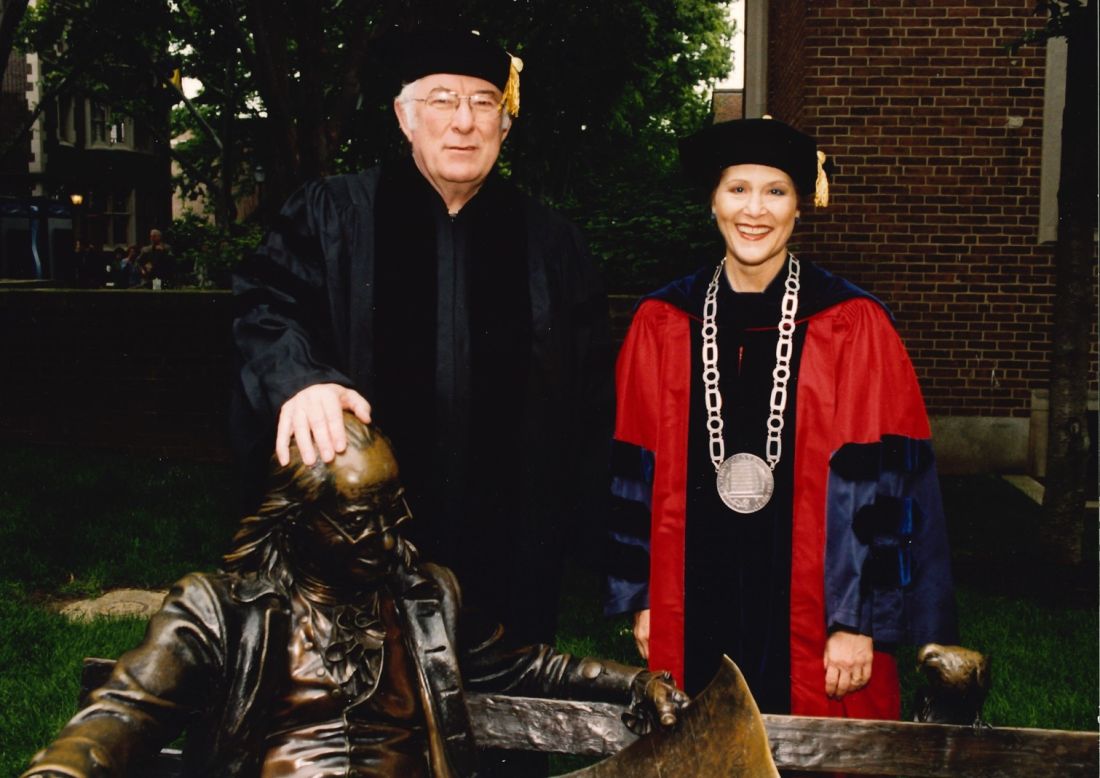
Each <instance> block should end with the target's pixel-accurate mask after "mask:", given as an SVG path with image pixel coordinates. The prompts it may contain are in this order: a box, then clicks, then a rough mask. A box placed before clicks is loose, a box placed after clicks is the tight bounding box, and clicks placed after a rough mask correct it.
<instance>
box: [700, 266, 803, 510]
mask: <svg viewBox="0 0 1100 778" xmlns="http://www.w3.org/2000/svg"><path fill="white" fill-rule="evenodd" d="M788 257H789V258H790V262H789V265H788V270H787V280H786V283H785V284H784V292H783V302H782V303H781V305H780V319H779V340H778V341H777V342H776V344H775V369H773V370H772V394H771V412H770V414H769V415H768V423H767V432H768V444H767V449H766V457H767V460H768V469H769V470H772V471H774V470H775V466H776V465H777V464H779V459H780V457H781V456H782V455H783V441H782V435H783V411H784V410H785V409H786V407H787V382H788V380H790V377H791V351H792V349H793V345H792V342H793V340H794V330H795V323H794V317H795V313H797V311H798V290H799V265H798V259H797V258H796V257H795V256H794V254H788ZM725 267H726V260H725V259H723V260H722V261H721V262H719V263H718V267H717V269H715V271H714V278H712V279H711V281H710V286H708V287H707V295H706V298H705V301H704V303H703V386H704V390H705V398H706V406H707V433H708V434H709V436H710V458H711V461H712V462H714V469H715V471H719V470H720V469H721V467H722V464H723V463H724V462H725V461H726V442H725V440H724V439H723V437H722V430H723V429H724V426H725V425H724V423H723V421H722V394H721V392H720V391H719V390H718V382H719V379H720V378H721V374H720V373H719V371H718V325H717V324H716V323H715V316H716V314H717V312H718V281H719V279H720V278H721V277H722V271H723V270H724V269H725ZM735 456H741V455H735ZM731 507H732V506H731ZM735 510H736V509H735Z"/></svg>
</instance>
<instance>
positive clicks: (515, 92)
mask: <svg viewBox="0 0 1100 778" xmlns="http://www.w3.org/2000/svg"><path fill="white" fill-rule="evenodd" d="M508 56H509V57H511V58H512V64H511V65H509V67H508V81H507V82H506V83H505V84H504V97H502V98H501V104H502V105H503V106H504V110H506V111H507V112H508V113H510V114H511V115H512V116H519V72H520V71H521V70H523V60H522V59H520V58H519V57H516V56H514V55H512V54H509V55H508Z"/></svg>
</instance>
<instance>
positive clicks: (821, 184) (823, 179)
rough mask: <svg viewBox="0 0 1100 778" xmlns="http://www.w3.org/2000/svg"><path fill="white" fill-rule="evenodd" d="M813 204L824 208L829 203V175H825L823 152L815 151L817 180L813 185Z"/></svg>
mask: <svg viewBox="0 0 1100 778" xmlns="http://www.w3.org/2000/svg"><path fill="white" fill-rule="evenodd" d="M814 205H816V206H818V207H820V208H826V207H828V205H829V177H828V176H826V175H825V152H824V151H820V150H819V151H818V152H817V182H816V184H815V185H814Z"/></svg>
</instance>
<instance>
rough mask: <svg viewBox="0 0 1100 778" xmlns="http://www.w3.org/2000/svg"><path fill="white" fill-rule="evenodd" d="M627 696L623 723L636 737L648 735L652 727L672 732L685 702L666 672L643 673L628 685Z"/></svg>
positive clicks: (682, 694)
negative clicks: (627, 702) (628, 698)
mask: <svg viewBox="0 0 1100 778" xmlns="http://www.w3.org/2000/svg"><path fill="white" fill-rule="evenodd" d="M630 693H631V702H630V710H629V711H627V712H626V713H624V714H623V723H624V724H626V727H627V729H629V730H630V731H631V732H633V733H634V734H636V735H645V734H648V733H649V732H652V731H653V730H654V729H655V728H660V729H672V728H673V727H675V726H676V722H677V721H679V718H680V711H681V710H683V709H684V707H686V706H687V704H688V702H689V700H688V696H687V695H686V694H684V693H683V692H682V691H680V690H679V689H678V688H676V684H675V682H674V681H673V680H672V675H671V674H670V673H667V672H659V673H651V672H649V671H648V670H643V671H642V672H640V673H638V675H637V676H636V677H635V678H634V681H633V683H632V684H631V685H630Z"/></svg>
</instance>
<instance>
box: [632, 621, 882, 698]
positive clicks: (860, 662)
mask: <svg viewBox="0 0 1100 778" xmlns="http://www.w3.org/2000/svg"><path fill="white" fill-rule="evenodd" d="M635 624H637V622H635ZM647 626H648V625H647ZM635 634H637V627H635ZM873 657H874V642H873V641H872V640H871V638H869V637H868V636H867V635H857V634H856V633H854V632H843V631H837V632H834V633H833V634H831V635H829V639H828V640H827V641H826V642H825V661H824V663H825V694H827V695H829V696H830V697H832V698H833V699H835V700H839V699H841V698H842V697H843V696H844V695H846V694H848V693H850V692H854V691H859V690H860V689H862V688H863V687H864V686H866V685H867V682H868V681H870V680H871V660H872V658H873Z"/></svg>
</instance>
